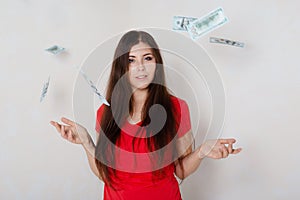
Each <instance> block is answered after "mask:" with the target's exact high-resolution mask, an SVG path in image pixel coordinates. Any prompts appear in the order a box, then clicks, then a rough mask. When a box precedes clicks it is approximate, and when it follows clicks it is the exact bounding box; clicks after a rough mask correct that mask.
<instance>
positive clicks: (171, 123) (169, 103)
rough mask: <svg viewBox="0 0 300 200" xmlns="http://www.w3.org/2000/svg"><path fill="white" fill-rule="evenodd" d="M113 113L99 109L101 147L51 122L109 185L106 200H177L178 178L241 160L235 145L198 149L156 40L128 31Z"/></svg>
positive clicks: (79, 131) (118, 57) (78, 129)
mask: <svg viewBox="0 0 300 200" xmlns="http://www.w3.org/2000/svg"><path fill="white" fill-rule="evenodd" d="M106 98H107V101H108V102H109V103H110V105H111V106H110V107H109V106H106V105H102V106H101V107H100V108H99V109H98V111H97V120H96V130H97V132H98V136H97V143H96V145H95V144H94V143H93V140H92V139H91V137H90V135H89V133H88V132H87V130H86V129H85V128H84V127H83V126H81V125H79V124H77V123H75V122H73V121H71V120H69V119H67V118H62V122H63V123H65V124H66V125H64V124H60V123H57V122H54V121H51V124H52V125H53V126H55V128H56V129H57V131H58V132H59V133H60V134H61V136H62V137H63V138H65V139H67V140H68V141H70V142H72V143H75V144H81V145H82V146H83V148H84V149H85V151H86V154H87V157H88V160H89V165H90V167H91V169H92V171H93V172H94V174H95V175H96V176H97V177H99V179H101V180H102V181H103V182H104V183H105V186H104V199H113V200H119V199H120V200H127V199H128V200H135V199H144V200H147V199H149V200H150V199H151V200H153V199H156V200H160V199H161V200H180V199H181V195H180V190H179V186H178V182H177V180H176V178H175V176H174V174H175V175H176V176H177V177H178V178H179V179H181V180H183V179H184V178H186V177H187V176H189V175H191V174H192V173H193V172H194V171H195V170H197V168H198V167H199V165H200V163H201V161H202V160H203V159H204V158H205V157H208V158H214V159H220V158H226V157H227V156H228V155H229V154H237V153H239V152H240V151H241V148H238V149H234V148H233V143H235V139H216V140H208V141H205V142H204V143H203V144H202V145H201V146H200V147H198V148H196V149H195V150H193V148H192V142H193V140H192V139H193V137H192V132H191V124H190V115H189V109H188V105H187V103H186V102H185V101H184V100H182V99H180V98H177V97H175V96H173V95H171V94H170V92H169V91H168V90H167V87H166V85H165V74H164V67H163V61H162V57H161V54H160V51H159V48H158V45H157V44H156V42H155V40H154V39H153V37H152V36H151V35H150V34H148V33H146V32H143V31H130V32H127V33H126V34H125V35H123V37H122V38H121V40H120V42H119V44H118V46H117V48H116V51H115V55H114V61H113V64H112V69H111V73H110V78H109V83H108V87H107V92H106Z"/></svg>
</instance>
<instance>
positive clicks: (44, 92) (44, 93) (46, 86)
mask: <svg viewBox="0 0 300 200" xmlns="http://www.w3.org/2000/svg"><path fill="white" fill-rule="evenodd" d="M49 82H50V76H49V77H48V81H47V82H46V83H44V86H43V90H42V94H41V97H40V102H42V101H43V99H44V98H45V96H46V94H47V91H48V87H49Z"/></svg>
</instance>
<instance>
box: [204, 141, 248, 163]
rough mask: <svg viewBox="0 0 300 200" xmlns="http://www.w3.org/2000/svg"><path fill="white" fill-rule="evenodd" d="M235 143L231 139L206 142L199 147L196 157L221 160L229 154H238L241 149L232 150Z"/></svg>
mask: <svg viewBox="0 0 300 200" xmlns="http://www.w3.org/2000/svg"><path fill="white" fill-rule="evenodd" d="M235 142H236V140H235V139H233V138H231V139H217V140H207V141H205V142H204V143H203V144H202V145H201V146H200V148H199V153H198V156H199V157H200V158H204V157H208V158H213V159H221V158H227V157H228V155H229V154H238V153H239V152H241V150H242V148H238V149H233V143H235Z"/></svg>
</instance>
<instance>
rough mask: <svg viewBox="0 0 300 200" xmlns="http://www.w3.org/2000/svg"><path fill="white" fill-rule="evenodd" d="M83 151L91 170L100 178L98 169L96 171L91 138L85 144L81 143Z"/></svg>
mask: <svg viewBox="0 0 300 200" xmlns="http://www.w3.org/2000/svg"><path fill="white" fill-rule="evenodd" d="M82 146H83V148H84V150H85V152H86V155H87V158H88V162H89V165H90V168H91V170H92V172H93V173H94V174H95V175H96V176H97V177H98V178H99V179H100V180H102V178H101V176H100V174H99V171H98V168H97V166H96V162H95V144H94V142H93V140H92V139H91V140H90V141H89V142H88V143H86V144H83V145H82Z"/></svg>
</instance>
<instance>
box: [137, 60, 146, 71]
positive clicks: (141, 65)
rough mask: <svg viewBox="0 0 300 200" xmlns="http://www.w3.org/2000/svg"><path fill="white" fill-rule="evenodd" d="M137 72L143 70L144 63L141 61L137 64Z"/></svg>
mask: <svg viewBox="0 0 300 200" xmlns="http://www.w3.org/2000/svg"><path fill="white" fill-rule="evenodd" d="M137 68H138V70H145V65H144V62H143V61H140V62H139V63H138V67H137Z"/></svg>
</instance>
